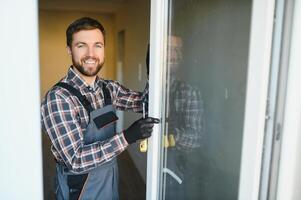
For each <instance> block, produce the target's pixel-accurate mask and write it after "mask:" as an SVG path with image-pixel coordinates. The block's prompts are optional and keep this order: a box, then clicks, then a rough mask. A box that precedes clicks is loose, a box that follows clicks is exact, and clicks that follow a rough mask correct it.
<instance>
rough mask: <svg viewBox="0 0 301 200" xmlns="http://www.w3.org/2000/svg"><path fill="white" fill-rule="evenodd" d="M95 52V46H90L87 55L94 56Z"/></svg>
mask: <svg viewBox="0 0 301 200" xmlns="http://www.w3.org/2000/svg"><path fill="white" fill-rule="evenodd" d="M94 55H95V52H94V48H93V47H88V50H87V56H90V57H94Z"/></svg>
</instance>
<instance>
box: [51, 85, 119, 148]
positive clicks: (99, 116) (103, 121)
mask: <svg viewBox="0 0 301 200" xmlns="http://www.w3.org/2000/svg"><path fill="white" fill-rule="evenodd" d="M55 86H59V87H62V88H65V89H67V90H68V91H69V92H70V93H71V94H73V95H74V96H76V97H77V98H78V100H79V101H80V102H81V104H82V106H83V107H84V108H85V109H86V111H87V112H88V113H89V123H88V125H87V127H85V129H86V130H85V132H84V133H83V134H84V144H91V143H94V142H102V141H105V140H108V139H110V138H112V137H113V136H114V135H115V134H116V122H117V120H118V117H117V116H116V111H115V109H114V107H113V106H112V99H111V95H110V92H109V90H108V89H107V88H106V85H105V84H103V85H102V89H103V94H104V102H105V104H104V107H102V108H99V109H96V110H93V108H92V106H91V103H90V102H89V101H88V99H87V98H86V96H84V95H82V94H81V93H80V92H79V91H78V90H77V89H75V88H74V87H72V86H71V85H69V84H68V83H63V82H59V83H57V84H56V85H55ZM81 121H82V120H81ZM79 122H80V121H79Z"/></svg>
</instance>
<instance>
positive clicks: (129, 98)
mask: <svg viewBox="0 0 301 200" xmlns="http://www.w3.org/2000/svg"><path fill="white" fill-rule="evenodd" d="M61 81H62V82H66V83H68V84H70V85H71V86H73V87H74V88H76V89H78V90H79V91H80V92H81V93H82V94H83V95H85V96H86V97H87V99H88V100H89V101H90V102H91V104H92V107H93V108H94V109H99V108H102V107H103V106H104V97H103V91H102V83H103V82H106V83H107V88H108V89H109V91H110V93H111V97H112V104H113V106H114V107H115V108H116V109H119V110H132V111H134V112H141V111H142V102H144V101H146V99H147V95H148V85H147V86H146V88H145V90H144V91H143V93H141V92H135V91H132V90H129V89H127V88H125V87H123V86H122V85H120V84H119V83H118V82H115V81H111V80H103V79H100V78H99V77H97V78H96V80H95V83H94V88H93V87H91V86H89V85H88V84H87V83H86V82H85V81H84V80H83V79H82V78H81V77H80V76H79V75H78V74H77V73H76V72H75V71H74V70H73V68H72V67H70V68H69V71H68V74H67V76H66V77H65V78H63V79H62V80H61ZM41 115H42V117H41V119H42V121H41V122H42V128H43V130H44V131H45V132H46V133H47V135H48V136H49V138H50V140H51V142H52V147H51V150H52V153H53V155H54V157H55V159H56V160H57V161H58V162H63V163H65V165H66V166H67V167H68V168H69V169H71V170H72V171H73V172H78V173H80V172H84V171H88V170H90V169H93V168H95V167H97V166H99V165H101V164H102V163H105V162H107V161H109V160H111V159H113V158H114V157H116V156H117V155H118V154H120V153H121V152H123V151H124V150H125V148H126V147H127V146H128V143H127V141H126V140H125V138H124V135H123V133H122V132H121V133H116V135H115V136H114V137H112V138H111V139H109V140H107V141H103V142H95V143H92V144H89V145H84V142H83V135H84V134H85V131H86V127H87V125H88V122H89V116H88V113H87V111H86V110H85V108H84V107H83V106H82V105H81V103H80V102H79V100H78V99H77V97H75V96H74V95H72V94H71V93H70V92H69V91H67V90H66V89H64V88H61V87H54V88H52V89H51V90H50V91H49V92H48V93H47V94H46V96H45V98H44V99H43V101H42V105H41Z"/></svg>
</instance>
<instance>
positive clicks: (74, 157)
mask: <svg viewBox="0 0 301 200" xmlns="http://www.w3.org/2000/svg"><path fill="white" fill-rule="evenodd" d="M66 36H67V49H68V53H69V55H70V56H71V59H72V66H71V67H70V68H69V70H68V73H67V75H66V77H64V78H63V79H62V80H61V81H59V82H58V83H57V84H56V85H55V86H54V87H53V88H51V89H50V90H49V91H48V93H47V94H46V96H45V98H44V99H43V101H42V105H41V115H42V127H43V130H44V131H45V132H46V133H47V135H48V136H49V138H50V140H51V143H52V146H51V150H52V153H53V155H54V158H55V160H56V162H57V166H56V188H55V191H56V197H57V199H58V200H61V199H70V200H71V199H102V200H107V199H110V200H111V199H113V200H116V199H119V195H118V167H117V162H116V156H117V155H119V154H120V153H121V152H123V151H124V150H125V149H126V148H127V147H128V145H129V144H131V143H134V142H136V141H137V140H140V139H144V138H148V137H150V136H151V132H152V128H153V126H154V123H159V120H158V119H155V118H151V117H147V118H145V119H144V118H141V119H139V120H137V121H136V122H134V123H133V124H132V125H131V126H130V127H129V128H128V129H126V130H124V131H122V132H120V133H117V132H116V131H115V123H116V121H117V120H118V117H117V116H116V115H115V109H120V110H132V111H134V112H141V111H142V110H143V108H142V105H143V103H145V102H146V101H147V94H148V87H146V88H145V90H144V91H143V92H135V91H132V90H129V89H127V88H125V87H123V86H122V85H120V84H119V83H118V82H115V81H111V80H104V79H102V78H100V77H98V76H97V73H98V72H99V71H100V70H101V68H102V66H103V64H104V61H105V51H104V48H105V30H104V28H103V26H102V25H101V24H100V23H99V22H98V21H96V20H94V19H91V18H87V17H85V18H81V19H78V20H76V21H74V22H73V23H72V24H70V25H69V27H68V28H67V31H66ZM146 103H147V102H146Z"/></svg>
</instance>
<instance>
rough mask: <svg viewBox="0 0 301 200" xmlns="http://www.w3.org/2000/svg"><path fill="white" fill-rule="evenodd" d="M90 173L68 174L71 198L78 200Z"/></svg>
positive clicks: (71, 199) (70, 199)
mask: <svg viewBox="0 0 301 200" xmlns="http://www.w3.org/2000/svg"><path fill="white" fill-rule="evenodd" d="M87 177H88V174H80V175H68V176H67V183H68V187H69V200H77V199H78V198H79V195H80V193H81V191H82V189H83V187H84V185H85V182H86V180H87Z"/></svg>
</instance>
